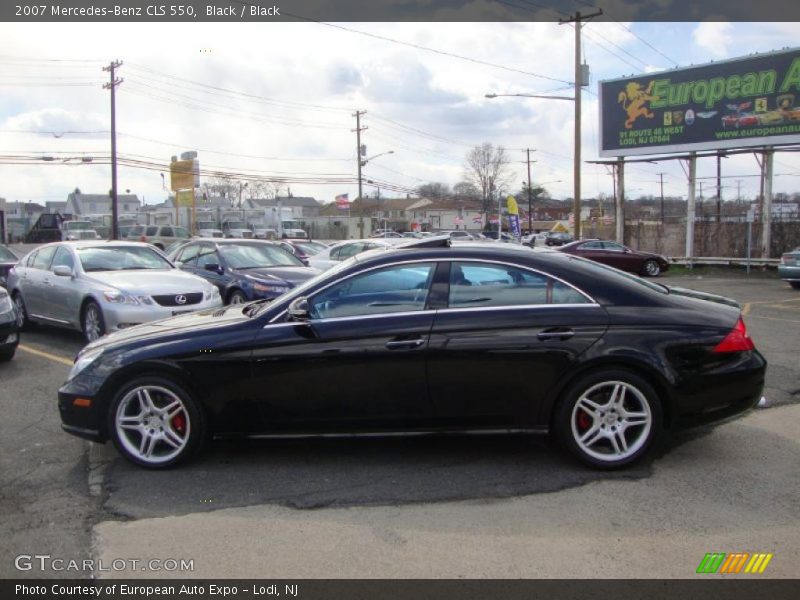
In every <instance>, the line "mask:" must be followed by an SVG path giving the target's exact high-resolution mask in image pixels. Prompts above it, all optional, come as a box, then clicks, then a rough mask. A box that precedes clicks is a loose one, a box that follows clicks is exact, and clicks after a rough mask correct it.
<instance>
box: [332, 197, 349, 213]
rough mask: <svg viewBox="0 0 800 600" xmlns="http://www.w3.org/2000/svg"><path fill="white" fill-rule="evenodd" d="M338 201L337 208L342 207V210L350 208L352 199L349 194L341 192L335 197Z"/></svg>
mask: <svg viewBox="0 0 800 600" xmlns="http://www.w3.org/2000/svg"><path fill="white" fill-rule="evenodd" d="M334 201H335V202H336V208H340V209H342V210H347V209H348V208H350V201H349V200H348V199H347V194H339V195H338V196H336V198H335V199H334Z"/></svg>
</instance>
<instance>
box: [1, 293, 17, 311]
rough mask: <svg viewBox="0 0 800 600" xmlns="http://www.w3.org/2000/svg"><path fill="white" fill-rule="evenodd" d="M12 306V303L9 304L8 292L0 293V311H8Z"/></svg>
mask: <svg viewBox="0 0 800 600" xmlns="http://www.w3.org/2000/svg"><path fill="white" fill-rule="evenodd" d="M13 308H14V305H13V304H11V298H9V296H8V294H0V313H4V312H10V311H11V310H13Z"/></svg>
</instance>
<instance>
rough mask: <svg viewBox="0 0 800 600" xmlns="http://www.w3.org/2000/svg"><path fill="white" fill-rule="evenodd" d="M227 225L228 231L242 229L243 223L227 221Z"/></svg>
mask: <svg viewBox="0 0 800 600" xmlns="http://www.w3.org/2000/svg"><path fill="white" fill-rule="evenodd" d="M227 225H228V227H229V228H230V229H244V223H242V222H241V221H228V223H227Z"/></svg>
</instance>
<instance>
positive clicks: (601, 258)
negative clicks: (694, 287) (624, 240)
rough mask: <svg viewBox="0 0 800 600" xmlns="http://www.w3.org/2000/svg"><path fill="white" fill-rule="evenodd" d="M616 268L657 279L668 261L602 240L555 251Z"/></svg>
mask: <svg viewBox="0 0 800 600" xmlns="http://www.w3.org/2000/svg"><path fill="white" fill-rule="evenodd" d="M557 250H558V251H560V252H567V253H568V254H575V255H577V256H582V257H584V258H589V259H591V260H595V261H597V262H600V263H603V264H604V265H608V266H610V267H616V268H617V269H622V270H623V271H628V272H629V273H636V274H638V275H646V276H647V277H658V276H659V275H660V274H661V273H663V272H664V271H666V270H667V269H669V261H668V260H667V259H666V258H664V257H663V256H661V255H659V254H653V253H652V252H640V251H638V250H631V249H630V248H628V247H627V246H623V245H622V244H618V243H617V242H609V241H604V240H582V241H579V242H572V243H570V244H565V245H564V246H561V247H560V248H558V249H557Z"/></svg>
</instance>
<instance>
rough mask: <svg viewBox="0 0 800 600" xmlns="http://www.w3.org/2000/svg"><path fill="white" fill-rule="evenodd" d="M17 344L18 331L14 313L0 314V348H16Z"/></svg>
mask: <svg viewBox="0 0 800 600" xmlns="http://www.w3.org/2000/svg"><path fill="white" fill-rule="evenodd" d="M18 343H19V330H18V328H17V318H16V313H14V311H13V310H12V311H9V312H6V313H2V314H0V348H8V347H11V346H16V345H17V344H18Z"/></svg>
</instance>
